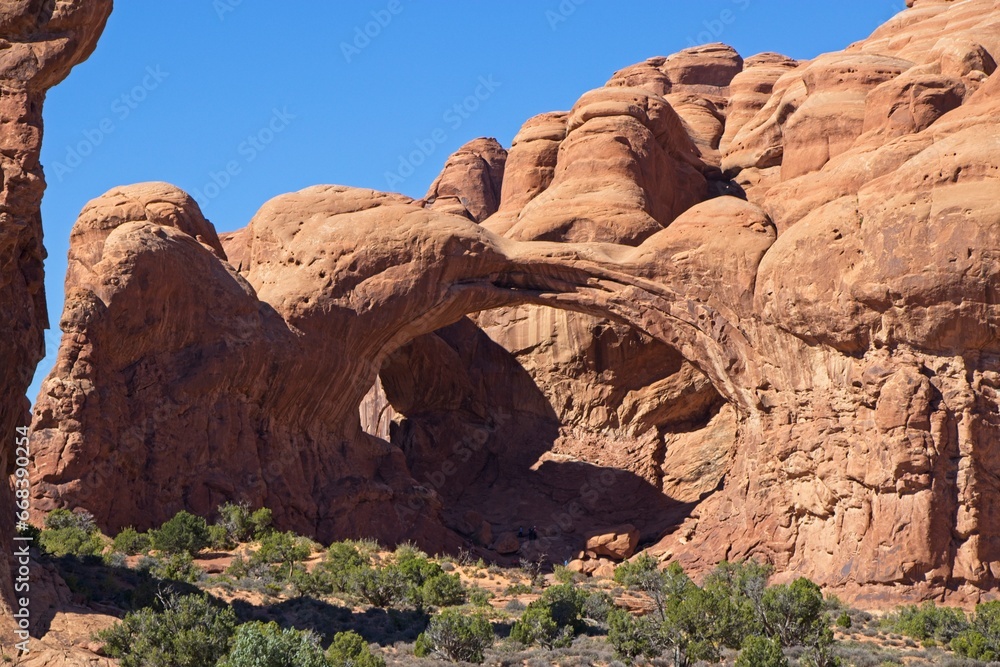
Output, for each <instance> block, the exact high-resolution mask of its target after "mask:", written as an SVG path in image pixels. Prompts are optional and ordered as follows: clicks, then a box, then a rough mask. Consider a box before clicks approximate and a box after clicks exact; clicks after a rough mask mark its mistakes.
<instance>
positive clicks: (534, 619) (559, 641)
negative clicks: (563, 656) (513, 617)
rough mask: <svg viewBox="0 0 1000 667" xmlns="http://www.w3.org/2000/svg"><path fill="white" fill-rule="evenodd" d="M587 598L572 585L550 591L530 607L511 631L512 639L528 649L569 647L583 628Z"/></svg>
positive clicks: (556, 587)
mask: <svg viewBox="0 0 1000 667" xmlns="http://www.w3.org/2000/svg"><path fill="white" fill-rule="evenodd" d="M586 599H587V594H586V593H584V592H583V591H581V590H579V589H577V588H574V587H573V585H572V584H559V585H558V586H553V587H551V588H548V589H546V591H545V592H544V593H543V594H542V597H540V598H539V599H537V600H535V601H534V602H532V603H531V604H529V605H528V608H527V609H526V610H525V611H524V613H523V614H522V615H521V618H519V619H518V620H517V622H516V623H514V627H513V628H511V631H510V636H511V639H514V640H515V641H518V642H520V643H522V644H524V645H525V646H531V645H532V644H540V645H542V646H544V647H546V648H553V647H564V646H569V644H570V643H571V642H572V641H573V636H574V635H575V634H576V633H577V632H579V631H580V629H581V628H582V627H583V610H584V604H585V603H586Z"/></svg>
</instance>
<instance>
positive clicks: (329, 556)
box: [315, 542, 371, 593]
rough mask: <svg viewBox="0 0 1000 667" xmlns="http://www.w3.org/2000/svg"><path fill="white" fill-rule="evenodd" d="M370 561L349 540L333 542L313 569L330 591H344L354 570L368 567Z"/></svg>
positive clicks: (349, 583) (349, 584)
mask: <svg viewBox="0 0 1000 667" xmlns="http://www.w3.org/2000/svg"><path fill="white" fill-rule="evenodd" d="M370 564H371V561H370V559H369V558H368V557H366V556H364V555H363V554H362V553H361V552H360V551H359V550H358V548H357V547H356V546H355V545H354V544H352V543H350V542H334V543H333V544H331V545H330V547H329V548H328V549H327V550H326V554H325V555H324V556H323V561H322V562H321V563H320V564H319V566H318V567H317V568H316V570H315V575H316V577H317V578H318V579H320V581H322V583H323V586H324V587H325V588H328V589H329V590H330V591H336V592H338V593H346V592H348V591H349V590H350V587H351V577H352V575H353V573H354V571H355V570H356V569H358V568H361V567H368V566H369V565H370Z"/></svg>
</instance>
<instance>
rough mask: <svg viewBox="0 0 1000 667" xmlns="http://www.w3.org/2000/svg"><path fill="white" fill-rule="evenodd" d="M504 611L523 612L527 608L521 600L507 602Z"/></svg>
mask: <svg viewBox="0 0 1000 667" xmlns="http://www.w3.org/2000/svg"><path fill="white" fill-rule="evenodd" d="M504 609H506V610H507V611H513V612H521V611H524V610H525V609H527V607H526V606H525V604H524V603H523V602H521V601H520V600H510V601H509V602H507V604H505V605H504Z"/></svg>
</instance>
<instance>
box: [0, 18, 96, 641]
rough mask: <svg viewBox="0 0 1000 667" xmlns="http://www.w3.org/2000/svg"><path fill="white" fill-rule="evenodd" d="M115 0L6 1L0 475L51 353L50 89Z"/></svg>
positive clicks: (4, 543) (5, 535)
mask: <svg viewBox="0 0 1000 667" xmlns="http://www.w3.org/2000/svg"><path fill="white" fill-rule="evenodd" d="M110 11H111V0H66V1H65V2H58V3H50V2H36V1H28V0H18V1H10V2H3V3H0V42H2V44H0V319H2V320H3V321H4V322H5V323H6V332H5V334H4V335H3V336H2V337H0V368H2V369H3V370H2V373H0V397H2V400H0V473H4V474H8V473H10V471H11V465H12V463H13V459H14V441H15V429H16V428H17V427H19V426H21V427H24V426H27V424H28V418H29V415H28V401H27V399H25V398H24V394H25V391H26V390H27V388H28V385H29V384H30V382H31V378H32V376H33V375H34V372H35V366H36V365H37V363H38V362H39V360H41V358H42V355H43V349H42V348H43V338H42V332H43V330H44V329H45V328H46V327H47V326H48V321H47V316H46V310H45V294H44V291H43V284H42V279H43V269H42V260H43V259H44V257H45V250H44V248H43V247H42V221H41V211H40V209H41V201H42V193H43V192H44V190H45V179H44V176H43V174H42V166H41V164H40V162H39V154H40V151H41V141H42V105H43V103H44V101H45V93H46V91H47V90H48V89H49V88H51V87H52V86H54V85H56V84H57V83H59V82H60V81H62V80H63V78H65V77H66V75H67V74H69V71H70V69H72V67H73V66H74V65H76V64H77V63H79V62H81V61H82V60H84V59H86V58H87V56H89V55H90V53H91V51H92V50H93V49H94V46H95V44H96V42H97V38H98V36H99V35H100V34H101V31H102V30H103V28H104V23H105V21H106V20H107V17H108V14H109V12H110ZM13 514H14V507H13V499H12V497H11V495H10V489H9V488H8V485H7V484H0V515H2V516H3V520H0V640H6V639H8V637H7V636H6V631H7V630H9V629H10V628H9V627H8V623H9V614H10V608H9V606H8V605H9V603H10V602H11V600H12V593H13V588H12V581H11V577H10V572H11V570H10V569H9V568H8V567H7V563H8V558H9V556H10V549H11V545H12V544H13V542H12V539H11V538H12V535H11V529H12V524H11V521H12V517H13Z"/></svg>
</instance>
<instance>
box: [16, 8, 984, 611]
mask: <svg viewBox="0 0 1000 667" xmlns="http://www.w3.org/2000/svg"><path fill="white" fill-rule="evenodd" d="M998 53H1000V12H997V7H996V3H995V2H993V1H992V0H965V1H964V2H955V3H952V2H935V1H928V2H918V3H916V6H915V7H913V8H912V9H909V10H907V11H905V12H903V13H901V14H900V15H899V16H898V17H896V18H895V19H893V20H892V21H891V22H890V23H889V24H887V25H886V26H884V27H883V28H880V29H879V30H878V31H876V32H875V34H874V35H872V37H871V38H869V39H868V40H865V41H862V42H859V43H857V44H855V45H853V46H851V47H850V48H849V49H847V50H846V51H844V52H840V53H833V54H826V55H824V56H822V57H820V58H817V59H816V60H813V61H810V62H803V63H795V62H792V61H789V60H787V59H783V58H781V57H779V56H775V55H773V54H767V55H762V56H758V57H754V58H749V59H747V60H746V61H743V59H742V58H741V57H740V56H739V55H738V54H736V53H735V52H734V51H733V50H732V49H730V48H728V47H725V46H723V45H709V46H706V47H699V48H697V49H691V50H688V51H685V52H682V53H681V54H677V55H675V56H671V57H670V58H656V59H651V60H649V61H647V62H645V63H642V64H640V65H636V66H634V67H631V68H628V69H626V70H623V71H621V72H619V73H618V74H616V75H615V76H614V77H613V78H612V79H611V81H610V82H609V84H608V85H607V86H606V87H604V88H600V89H598V90H596V91H591V92H589V93H586V94H585V95H583V96H582V97H581V99H580V100H579V102H577V104H576V105H575V106H574V108H573V109H572V110H571V111H570V112H568V113H553V114H544V115H541V116H537V117H535V118H533V119H531V120H529V121H528V123H526V124H525V126H524V127H523V128H522V130H521V132H520V133H519V134H518V136H517V138H516V139H515V141H514V144H513V146H512V147H511V149H510V152H509V154H508V155H506V157H505V158H504V156H503V154H502V149H501V148H500V147H499V146H497V145H495V144H493V143H492V142H490V141H488V140H481V141H478V142H473V143H471V144H469V145H467V146H466V147H464V148H463V149H462V151H460V152H459V154H457V155H456V156H454V157H453V159H452V160H451V161H449V165H448V167H447V168H446V169H445V171H444V173H443V174H442V176H441V177H440V179H439V180H438V181H437V182H436V183H435V186H434V187H433V188H432V193H431V196H430V197H428V198H427V199H425V200H420V201H413V200H410V199H408V198H406V197H403V196H400V195H391V194H383V193H377V192H373V191H368V190H358V189H350V188H342V187H333V186H319V187H315V188H309V189H307V190H303V191H301V192H298V193H293V194H289V195H284V196H281V197H278V198H276V199H274V200H272V201H270V202H268V203H267V204H265V205H264V207H263V208H262V209H261V210H260V211H259V212H258V214H257V215H256V216H255V217H254V219H253V220H252V221H251V223H250V225H249V226H248V227H247V229H245V230H242V231H240V232H238V233H235V234H233V235H227V236H225V237H224V238H223V241H222V242H223V244H224V245H225V252H222V250H221V248H220V243H219V241H218V239H216V237H215V235H214V234H213V233H212V232H211V229H210V227H209V226H208V223H206V222H205V221H204V219H203V218H202V217H201V216H200V213H198V211H197V208H196V207H195V206H194V204H193V203H191V202H190V200H189V199H188V198H187V197H186V196H185V195H184V194H183V193H180V192H178V191H176V190H174V189H172V188H170V187H169V186H166V185H162V184H160V185H149V184H147V185H142V186H132V187H130V188H121V189H118V190H116V191H112V192H111V193H108V194H107V195H105V196H104V197H102V198H100V199H98V200H95V202H93V203H91V204H90V205H89V206H88V208H87V209H86V210H85V212H84V214H83V215H82V216H81V219H80V221H79V222H78V224H77V229H76V231H75V232H74V246H73V250H72V251H71V253H70V261H71V266H70V270H69V274H68V279H67V306H66V311H65V313H64V316H63V328H64V330H65V331H66V335H65V337H64V340H63V344H62V347H61V349H60V356H59V363H58V366H57V368H56V369H55V371H54V372H53V374H52V376H50V377H49V378H48V380H46V382H45V384H44V385H43V389H42V393H41V395H40V397H39V399H38V404H37V410H36V414H35V420H34V423H33V429H34V440H33V442H34V446H35V448H36V450H37V458H36V466H37V472H36V478H37V479H38V480H39V482H40V483H39V484H38V485H37V486H36V497H35V506H36V508H38V510H39V511H40V512H43V511H46V510H48V509H51V508H53V507H56V506H64V505H65V506H84V507H86V508H88V509H90V510H91V511H92V512H94V513H95V515H96V516H97V518H98V520H99V521H100V522H101V524H102V525H103V526H104V527H105V528H109V529H117V528H120V527H121V526H124V525H129V524H133V525H136V526H138V527H148V526H150V525H154V524H156V523H158V522H160V521H162V520H164V519H166V518H168V517H169V516H170V515H172V514H173V513H174V512H176V511H177V510H178V509H181V508H182V507H186V508H188V509H191V510H194V511H197V512H202V513H211V511H212V510H213V509H214V508H215V506H216V505H217V504H218V503H219V502H221V501H223V500H227V499H233V498H236V499H240V500H247V501H249V502H252V503H262V504H267V505H269V506H271V507H272V508H273V509H274V511H275V516H276V519H277V521H278V523H279V525H281V526H282V527H285V528H290V529H296V530H299V531H304V532H310V533H312V534H314V535H316V536H317V537H319V538H320V539H332V538H340V537H346V536H353V535H361V534H366V535H374V536H376V537H379V538H380V539H383V540H386V541H396V540H402V539H414V540H417V541H418V542H420V543H422V544H424V545H425V546H428V547H429V548H432V549H444V548H449V547H452V546H457V545H459V544H463V543H464V544H477V545H478V546H479V547H480V548H492V549H493V550H494V551H495V552H497V553H501V554H509V553H513V552H519V553H520V554H522V555H531V554H536V555H537V554H540V553H546V554H548V555H549V556H550V557H556V558H559V559H562V558H563V557H570V556H571V555H572V554H575V553H579V552H580V550H581V549H582V548H583V547H584V546H585V540H586V537H587V536H588V535H590V534H593V532H594V531H601V530H603V529H605V528H607V527H609V526H618V525H623V524H631V525H632V526H634V528H635V530H636V531H637V532H638V534H639V536H638V538H637V539H638V540H639V541H640V543H641V544H642V543H644V544H646V545H649V544H650V543H653V542H656V544H655V545H654V546H652V547H651V548H652V550H653V551H655V552H657V553H664V554H669V555H670V557H672V558H675V559H677V560H679V561H681V562H682V563H684V564H685V565H686V566H689V567H691V568H692V569H694V570H695V571H697V570H703V569H706V568H708V567H711V566H713V565H714V564H715V563H716V562H718V561H719V560H722V559H725V558H728V559H738V558H744V557H749V556H755V557H758V558H762V559H766V560H768V561H770V562H772V563H774V564H775V566H776V567H777V568H778V571H779V572H781V573H782V574H783V575H787V576H791V575H793V574H804V575H807V576H810V577H812V578H813V579H815V580H817V581H819V582H820V583H821V584H823V585H826V586H830V587H836V588H839V589H841V593H842V594H844V595H846V596H849V597H860V596H867V597H868V598H874V599H888V598H890V597H892V598H899V597H901V596H906V595H909V596H912V597H921V596H929V595H947V594H958V595H962V596H966V597H967V598H976V597H978V596H979V595H981V594H982V593H983V592H985V591H989V590H992V589H995V588H996V586H997V584H998V577H1000V542H998V540H1000V537H998V536H1000V525H997V521H998V520H997V518H996V517H998V516H1000V509H998V508H1000V488H998V487H997V484H996V481H995V480H996V479H997V477H998V474H1000V469H998V464H997V463H996V462H997V461H998V460H1000V459H998V451H1000V420H998V419H997V418H996V415H997V414H998V411H1000V405H998V398H997V396H998V392H1000V370H998V361H1000V343H998V340H1000V339H998V337H997V325H998V323H1000V322H998V318H1000V308H998V305H1000V297H998V296H997V294H998V288H1000V268H998V267H1000V264H998V263H997V261H996V255H997V252H998V250H997V248H998V246H1000V231H998V230H1000V203H998V199H997V196H996V195H997V193H998V192H1000V167H998V166H997V162H996V155H998V154H1000V125H998V123H997V117H998V111H1000V109H998V106H1000V79H998V75H997V74H995V73H994V70H995V69H996V64H995V56H996V54H998ZM463 165H465V166H463ZM501 171H502V173H503V176H502V182H501V183H500V184H499V192H500V196H499V200H497V199H496V197H495V195H496V192H497V179H499V178H500V177H499V174H500V172H501ZM733 195H736V196H733ZM479 221H481V224H477V223H478V222H479ZM199 236H200V239H199V238H198V237H199ZM226 256H228V257H230V259H231V260H232V262H233V264H230V263H228V262H227V261H226V260H225V258H226ZM234 267H235V268H234ZM467 315H468V316H469V317H466V316H467ZM376 380H378V381H379V383H380V387H381V390H380V391H381V392H382V393H384V397H382V396H381V395H379V393H378V391H379V390H376V391H374V392H372V389H373V387H374V386H375V385H376ZM370 392H371V393H370ZM366 395H367V396H368V397H367V398H366ZM363 402H364V403H365V405H366V408H365V411H366V414H367V415H368V416H367V417H366V420H365V421H366V428H367V431H368V432H366V428H363V427H362V420H361V417H360V412H359V410H360V406H361V405H362V403H363ZM386 405H391V406H392V409H393V410H395V411H396V413H398V414H397V415H395V416H393V417H392V420H391V424H388V423H387V424H383V423H382V422H381V421H380V420H379V419H377V418H378V415H379V414H384V412H383V409H382V408H383V407H384V406H386ZM376 408H377V409H376ZM387 409H388V408H387ZM373 433H376V434H377V435H378V436H383V437H376V435H373ZM384 436H388V439H389V442H387V441H386V440H385V439H384ZM109 489H113V490H116V491H118V492H117V493H109V492H108V490H109ZM530 527H534V528H536V529H537V532H538V534H539V539H537V540H529V539H527V538H525V537H521V538H518V532H517V529H518V528H524V529H526V530H527V529H529V528H530Z"/></svg>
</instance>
